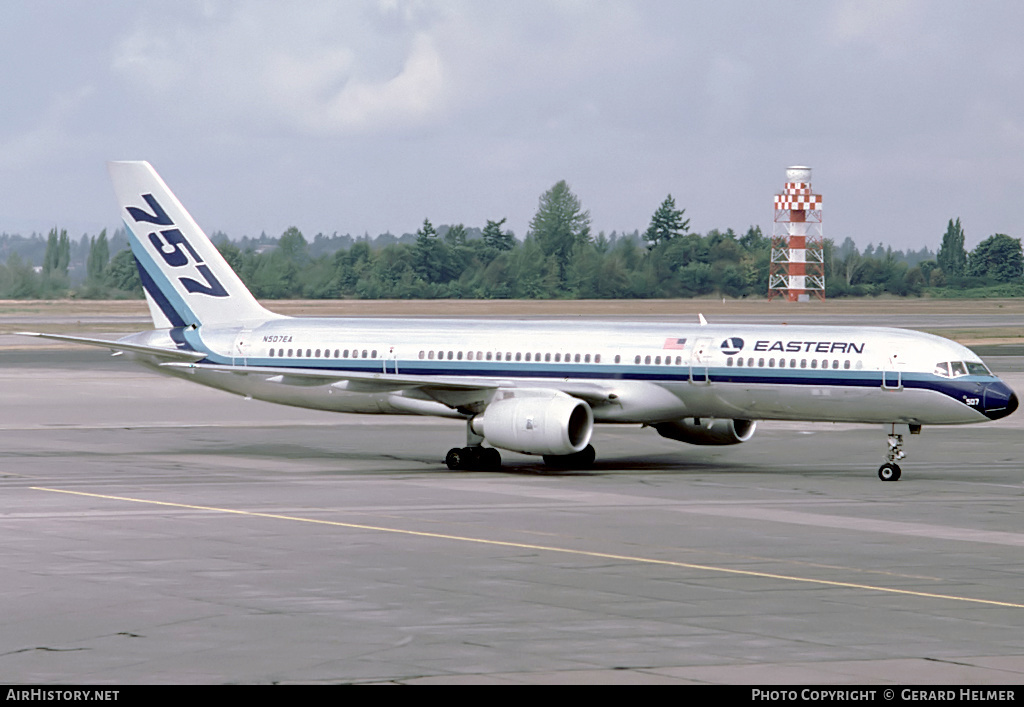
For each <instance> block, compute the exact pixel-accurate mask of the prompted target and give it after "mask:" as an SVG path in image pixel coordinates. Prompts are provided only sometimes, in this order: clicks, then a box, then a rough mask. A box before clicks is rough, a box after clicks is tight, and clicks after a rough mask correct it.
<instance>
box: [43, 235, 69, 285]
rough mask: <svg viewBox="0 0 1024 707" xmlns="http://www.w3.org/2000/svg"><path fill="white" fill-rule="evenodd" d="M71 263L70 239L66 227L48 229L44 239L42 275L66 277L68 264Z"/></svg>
mask: <svg viewBox="0 0 1024 707" xmlns="http://www.w3.org/2000/svg"><path fill="white" fill-rule="evenodd" d="M70 263H71V240H70V239H69V238H68V232H67V230H66V229H61V231H60V235H57V229H56V228H52V229H50V234H49V237H48V238H47V239H46V254H45V255H44V256H43V275H44V276H45V277H48V278H49V277H54V276H57V277H67V274H68V265H70Z"/></svg>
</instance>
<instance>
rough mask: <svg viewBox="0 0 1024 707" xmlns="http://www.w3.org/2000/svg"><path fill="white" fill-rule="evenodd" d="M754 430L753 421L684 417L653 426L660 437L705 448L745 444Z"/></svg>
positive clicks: (755, 423)
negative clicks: (704, 446)
mask: <svg viewBox="0 0 1024 707" xmlns="http://www.w3.org/2000/svg"><path fill="white" fill-rule="evenodd" d="M756 428H757V422H755V421H753V420H718V419H715V418H710V417H706V418H701V417H684V418H683V419H681V420H675V421H673V422H659V423H658V424H656V425H654V429H656V430H657V431H658V434H660V435H661V436H662V437H668V438H669V439H674V440H676V441H679V442H686V443H687V444H701V445H706V446H721V445H726V444H739V443H740V442H746V441H748V440H749V439H750V438H751V437H753V436H754V430H755V429H756Z"/></svg>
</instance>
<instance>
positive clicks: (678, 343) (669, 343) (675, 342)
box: [661, 339, 686, 349]
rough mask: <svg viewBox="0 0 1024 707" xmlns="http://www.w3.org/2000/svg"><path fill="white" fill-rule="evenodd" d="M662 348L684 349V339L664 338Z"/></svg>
mask: <svg viewBox="0 0 1024 707" xmlns="http://www.w3.org/2000/svg"><path fill="white" fill-rule="evenodd" d="M661 348H663V349H685V348H686V339H665V345H664V346H662V347H661Z"/></svg>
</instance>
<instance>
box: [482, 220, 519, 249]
mask: <svg viewBox="0 0 1024 707" xmlns="http://www.w3.org/2000/svg"><path fill="white" fill-rule="evenodd" d="M506 221H508V218H503V219H501V220H500V221H491V220H490V219H488V221H487V225H486V226H484V245H486V246H487V247H488V248H494V249H495V250H512V249H513V248H515V246H516V238H515V236H513V235H512V231H502V230H501V227H502V226H504V225H505V222H506Z"/></svg>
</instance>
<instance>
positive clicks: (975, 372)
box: [934, 361, 992, 378]
mask: <svg viewBox="0 0 1024 707" xmlns="http://www.w3.org/2000/svg"><path fill="white" fill-rule="evenodd" d="M934 373H935V375H937V376H942V377H943V378H959V377H960V376H991V375H992V371H990V370H988V366H986V365H985V364H984V363H982V362H980V361H948V362H947V361H943V362H941V363H936V364H935V371H934Z"/></svg>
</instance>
